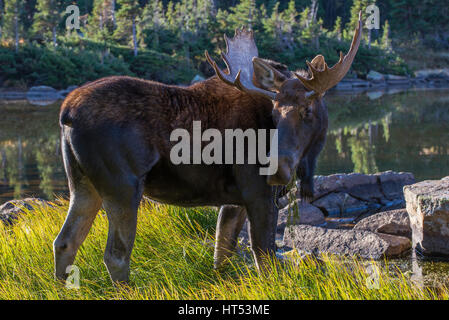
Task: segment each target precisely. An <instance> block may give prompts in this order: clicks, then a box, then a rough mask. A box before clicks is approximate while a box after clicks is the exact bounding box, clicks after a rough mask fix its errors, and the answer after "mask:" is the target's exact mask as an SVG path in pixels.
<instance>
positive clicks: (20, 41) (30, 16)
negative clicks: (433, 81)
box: [0, 0, 449, 85]
mask: <svg viewBox="0 0 449 320" xmlns="http://www.w3.org/2000/svg"><path fill="white" fill-rule="evenodd" d="M373 3H375V4H376V5H377V6H379V8H380V12H381V15H380V17H381V28H380V30H374V31H373V32H365V40H364V47H363V48H362V52H361V54H360V56H361V57H360V61H359V62H358V63H356V64H355V65H354V70H355V71H356V72H357V73H358V74H359V75H362V76H363V75H364V74H366V73H367V72H368V71H369V69H372V68H373V69H377V70H378V71H384V72H393V73H397V74H404V73H407V72H408V70H407V68H406V66H405V65H404V63H403V61H401V59H400V58H399V57H398V56H397V55H395V54H394V46H395V42H394V40H395V39H399V40H398V41H401V40H400V39H410V37H411V36H412V37H414V38H416V39H418V40H419V41H421V42H422V43H425V44H427V45H429V46H434V47H443V48H444V47H445V46H447V45H448V43H447V41H448V40H447V38H448V37H449V35H448V32H447V31H444V30H447V28H446V29H445V28H444V27H447V26H448V25H449V22H448V21H449V18H448V14H447V13H448V12H447V11H448V8H447V6H446V5H445V4H444V1H436V0H427V1H417V0H407V1H405V0H377V1H375V0H353V1H344V0H290V1H274V0H170V1H169V0H80V1H73V0H29V1H28V0H27V1H25V0H0V41H1V44H2V47H3V51H1V52H0V59H2V58H3V60H4V61H3V62H4V65H3V66H0V68H2V69H0V81H2V80H3V81H5V80H8V79H9V80H10V78H11V77H9V78H8V79H6V77H7V76H10V75H11V73H12V70H13V69H14V70H16V71H17V64H18V63H20V62H23V61H21V60H20V59H22V58H23V59H25V60H26V59H27V57H28V58H29V59H28V60H30V59H31V60H33V59H34V56H37V55H38V54H40V53H42V52H41V51H42V50H46V51H45V52H46V55H48V57H47V60H49V61H47V62H45V61H40V62H39V63H40V64H44V65H42V68H41V69H43V70H45V69H46V67H45V63H49V62H54V61H53V60H57V57H56V56H57V55H63V54H65V53H67V50H69V51H70V50H72V51H73V50H76V52H77V54H78V55H79V58H81V56H85V57H84V58H86V59H92V57H93V56H95V64H97V63H98V65H99V66H98V67H97V66H94V67H93V69H94V71H92V72H90V73H89V74H88V75H85V76H84V77H81V78H82V79H65V81H63V83H67V82H70V81H75V82H80V81H85V80H86V79H87V80H88V79H90V78H91V77H96V76H101V75H105V74H109V73H116V72H123V73H129V74H133V75H138V76H143V77H149V78H154V79H156V80H161V81H166V82H183V81H185V80H187V78H188V76H191V74H193V73H196V72H200V73H202V74H203V75H205V76H208V75H210V74H211V70H210V68H209V66H208V65H207V63H205V61H204V57H203V52H204V50H205V49H208V50H209V51H215V53H216V54H218V50H217V48H218V47H223V42H222V41H223V40H222V35H223V33H227V34H228V35H231V34H232V33H233V30H234V29H235V28H237V27H241V26H247V27H249V28H252V29H253V30H254V31H255V34H256V41H257V44H258V46H259V48H260V55H261V56H263V57H268V58H271V59H274V60H279V61H281V62H283V63H286V64H287V65H289V67H291V68H298V67H304V66H305V59H306V58H309V59H310V57H311V56H312V55H314V54H316V53H318V52H319V53H323V54H325V56H326V57H327V59H328V60H329V61H330V62H335V61H336V60H337V58H338V52H337V50H346V48H347V45H348V42H349V41H350V38H351V36H352V32H353V29H354V26H355V23H356V19H357V12H358V11H359V10H362V12H363V15H364V18H366V17H367V14H366V13H365V9H366V7H367V6H368V5H370V4H373ZM71 4H76V5H77V6H78V7H79V9H80V14H81V18H80V22H81V29H80V30H67V29H66V25H65V21H66V18H67V17H68V14H66V13H65V8H66V7H67V6H69V5H71ZM74 48H76V49H74ZM11 49H13V50H14V51H15V55H13V56H11V53H10V51H7V50H11ZM24 51H26V52H25V53H24ZM2 52H3V53H2ZM20 55H22V58H20V59H19V58H18V56H20ZM23 55H25V56H23ZM55 55H56V56H55ZM29 56H31V57H29ZM18 59H19V60H18ZM68 59H69V60H70V61H66V62H67V63H68V64H75V65H77V64H80V65H82V63H81V62H77V61H73V59H75V58H70V57H69V58H68ZM158 61H162V62H163V63H162V65H169V66H172V68H173V69H176V70H179V69H181V68H182V69H183V70H184V74H185V77H184V76H182V75H181V74H180V72H178V74H175V75H174V76H171V77H170V76H166V75H165V76H164V75H162V74H160V72H161V71H162V65H160V66H158ZM25 62H26V61H25ZM39 63H37V64H39ZM91 63H94V62H91ZM111 63H113V64H114V66H111ZM19 69H20V68H19ZM32 69H33V68H32ZM50 69H51V68H50ZM96 69H99V70H96ZM125 69H126V72H125ZM95 70H96V71H95ZM21 71H22V72H25V78H23V79H22V80H23V82H24V84H26V85H28V84H29V83H30V82H31V83H39V82H45V81H47V82H48V79H47V80H45V79H42V77H41V76H40V74H39V72H42V70H21ZM33 73H34V74H33ZM74 77H75V78H76V76H74ZM16 78H17V77H16ZM13 79H15V78H14V77H13ZM15 80H17V79H15ZM69 80H70V81H69ZM55 81H56V82H59V83H61V79H58V80H55ZM51 82H54V81H53V80H51V79H50V83H51Z"/></svg>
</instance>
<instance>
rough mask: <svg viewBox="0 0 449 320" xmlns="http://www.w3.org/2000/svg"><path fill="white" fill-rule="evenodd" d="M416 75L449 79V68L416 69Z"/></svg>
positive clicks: (426, 77) (425, 77)
mask: <svg viewBox="0 0 449 320" xmlns="http://www.w3.org/2000/svg"><path fill="white" fill-rule="evenodd" d="M415 77H416V78H420V79H430V78H442V79H449V69H424V70H418V71H415Z"/></svg>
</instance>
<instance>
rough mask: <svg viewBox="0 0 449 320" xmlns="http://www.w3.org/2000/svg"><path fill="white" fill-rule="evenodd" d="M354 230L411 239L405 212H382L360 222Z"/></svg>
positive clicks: (401, 210)
mask: <svg viewBox="0 0 449 320" xmlns="http://www.w3.org/2000/svg"><path fill="white" fill-rule="evenodd" d="M354 229H356V230H367V231H371V232H378V233H386V234H391V235H396V236H402V237H407V238H411V237H412V229H411V227H410V219H409V217H408V213H407V210H405V209H398V210H391V211H384V212H380V213H377V214H374V215H372V216H369V217H367V218H364V219H362V220H360V221H359V222H358V223H357V224H356V225H355V226H354Z"/></svg>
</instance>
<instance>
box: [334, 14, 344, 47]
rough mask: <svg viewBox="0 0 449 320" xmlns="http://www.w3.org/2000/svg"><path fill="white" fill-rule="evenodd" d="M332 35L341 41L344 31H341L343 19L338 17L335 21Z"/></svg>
mask: <svg viewBox="0 0 449 320" xmlns="http://www.w3.org/2000/svg"><path fill="white" fill-rule="evenodd" d="M332 35H333V36H335V37H337V39H338V41H341V37H342V30H341V17H340V16H338V17H337V19H336V20H335V24H334V29H333V30H332Z"/></svg>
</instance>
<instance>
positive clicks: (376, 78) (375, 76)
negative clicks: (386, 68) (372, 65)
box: [366, 70, 385, 82]
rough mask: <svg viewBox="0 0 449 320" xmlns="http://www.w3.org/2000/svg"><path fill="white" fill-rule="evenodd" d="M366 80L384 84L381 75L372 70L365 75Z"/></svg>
mask: <svg viewBox="0 0 449 320" xmlns="http://www.w3.org/2000/svg"><path fill="white" fill-rule="evenodd" d="M366 79H367V80H369V81H372V82H384V81H385V77H384V75H383V74H382V73H379V72H377V71H374V70H370V72H368V74H367V75H366Z"/></svg>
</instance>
